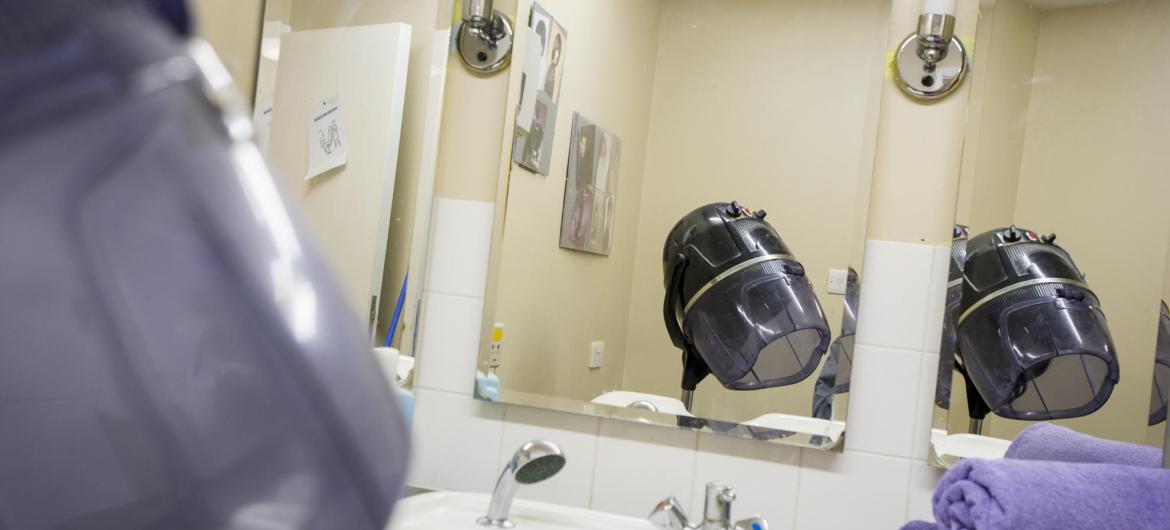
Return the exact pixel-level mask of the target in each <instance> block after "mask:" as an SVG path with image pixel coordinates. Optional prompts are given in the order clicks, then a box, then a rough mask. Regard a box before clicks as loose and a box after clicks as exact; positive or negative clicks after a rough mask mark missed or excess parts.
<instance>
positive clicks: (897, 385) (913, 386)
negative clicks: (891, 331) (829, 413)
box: [845, 344, 922, 458]
mask: <svg viewBox="0 0 1170 530" xmlns="http://www.w3.org/2000/svg"><path fill="white" fill-rule="evenodd" d="M921 370H922V354H921V353H919V352H916V351H905V350H895V349H892V348H882V347H878V346H869V345H865V344H858V345H857V347H856V350H855V352H854V353H853V376H852V377H853V379H852V382H851V383H850V387H849V421H848V426H847V427H846V429H847V431H846V436H845V447H846V449H848V450H851V451H864V452H868V453H876V454H883V455H888V456H897V457H902V458H910V456H911V455H912V454H913V445H914V438H915V432H914V420H915V417H916V416H917V414H918V386H919V384H920V379H921V378H920V377H919V374H920V373H921Z"/></svg>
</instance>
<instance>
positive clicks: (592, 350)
mask: <svg viewBox="0 0 1170 530" xmlns="http://www.w3.org/2000/svg"><path fill="white" fill-rule="evenodd" d="M604 363H605V342H602V341H595V342H593V343H592V344H590V345H589V368H601V365H602V364H604Z"/></svg>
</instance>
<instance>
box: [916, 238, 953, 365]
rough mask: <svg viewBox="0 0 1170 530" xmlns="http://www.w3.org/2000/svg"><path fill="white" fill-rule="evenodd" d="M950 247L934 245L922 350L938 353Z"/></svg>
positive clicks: (945, 300) (948, 274)
mask: <svg viewBox="0 0 1170 530" xmlns="http://www.w3.org/2000/svg"><path fill="white" fill-rule="evenodd" d="M950 267H951V248H950V247H945V246H936V247H934V261H933V262H932V263H931V264H930V285H929V291H928V293H927V297H926V322H925V331H924V333H923V338H922V351H924V352H931V353H938V350H939V346H940V345H941V341H942V328H943V311H944V310H945V309H946V304H947V278H948V277H949V276H950Z"/></svg>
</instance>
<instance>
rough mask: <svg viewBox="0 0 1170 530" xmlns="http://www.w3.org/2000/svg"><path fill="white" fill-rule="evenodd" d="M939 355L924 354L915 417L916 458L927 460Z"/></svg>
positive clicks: (914, 456)
mask: <svg viewBox="0 0 1170 530" xmlns="http://www.w3.org/2000/svg"><path fill="white" fill-rule="evenodd" d="M938 361H939V356H938V355H935V354H933V353H924V354H922V370H921V371H920V372H919V374H918V385H917V386H918V398H917V399H916V401H917V402H916V403H915V407H916V408H917V412H916V413H915V419H914V430H913V431H911V432H913V434H914V452H913V453H912V455H911V456H912V457H913V458H914V460H917V461H920V462H925V461H926V459H927V454H928V453H929V450H930V428H931V424H932V423H933V418H934V387H935V384H936V382H937V380H938Z"/></svg>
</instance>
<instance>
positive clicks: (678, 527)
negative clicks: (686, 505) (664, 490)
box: [650, 497, 691, 530]
mask: <svg viewBox="0 0 1170 530" xmlns="http://www.w3.org/2000/svg"><path fill="white" fill-rule="evenodd" d="M650 522H651V523H653V524H654V526H657V527H658V528H670V529H672V530H686V529H688V528H691V526H690V525H689V524H687V514H686V512H684V511H683V509H682V503H680V502H678V499H676V498H674V497H667V498H666V499H664V500H663V501H662V502H659V503H658V505H657V506H655V507H654V511H653V512H650Z"/></svg>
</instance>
